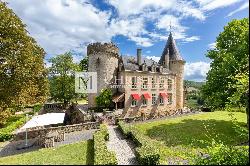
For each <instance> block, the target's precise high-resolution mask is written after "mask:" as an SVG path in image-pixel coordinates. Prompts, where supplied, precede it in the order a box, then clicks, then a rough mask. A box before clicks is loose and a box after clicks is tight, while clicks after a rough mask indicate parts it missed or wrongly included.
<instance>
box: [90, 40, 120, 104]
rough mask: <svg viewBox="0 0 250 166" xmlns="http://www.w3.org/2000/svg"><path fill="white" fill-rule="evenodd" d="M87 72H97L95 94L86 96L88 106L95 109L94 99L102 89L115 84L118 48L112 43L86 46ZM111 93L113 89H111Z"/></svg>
mask: <svg viewBox="0 0 250 166" xmlns="http://www.w3.org/2000/svg"><path fill="white" fill-rule="evenodd" d="M87 54H88V57H89V62H88V63H89V64H90V65H89V68H88V71H89V72H97V94H94V93H90V94H89V95H88V106H89V107H90V108H91V107H95V106H96V104H95V97H96V96H97V95H99V93H100V91H101V90H102V89H103V88H107V87H109V84H112V83H114V82H115V76H117V70H118V60H119V48H118V47H117V46H115V45H114V44H113V43H104V44H102V43H93V44H90V45H88V47H87ZM112 90H113V93H114V92H115V89H112Z"/></svg>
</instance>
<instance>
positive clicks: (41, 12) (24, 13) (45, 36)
mask: <svg viewBox="0 0 250 166" xmlns="http://www.w3.org/2000/svg"><path fill="white" fill-rule="evenodd" d="M8 3H9V5H8V6H10V7H11V8H12V9H14V11H15V13H16V14H17V15H18V16H19V17H21V18H22V20H23V21H24V23H25V24H26V25H27V29H28V31H29V33H30V34H31V36H33V37H34V38H35V39H36V40H37V41H38V43H39V44H40V45H41V46H42V47H43V48H44V49H45V50H46V52H47V53H50V54H60V53H63V52H65V51H69V50H71V49H73V48H77V47H79V45H80V44H81V43H83V42H93V41H110V39H111V36H110V34H108V33H107V32H106V26H107V24H108V21H109V18H110V13H109V12H106V11H100V10H98V9H97V8H95V7H94V6H93V5H91V4H89V3H88V2H87V0H81V1H80V0H78V1H73V0H64V1H63V0H42V1H41V0H40V1H39V0H36V1H34V0H22V1H15V0H8Z"/></svg>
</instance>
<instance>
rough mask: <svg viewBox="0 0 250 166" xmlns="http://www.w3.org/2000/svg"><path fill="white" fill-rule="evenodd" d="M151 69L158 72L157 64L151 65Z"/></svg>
mask: <svg viewBox="0 0 250 166" xmlns="http://www.w3.org/2000/svg"><path fill="white" fill-rule="evenodd" d="M151 71H152V72H156V66H155V64H154V63H153V64H152V66H151Z"/></svg>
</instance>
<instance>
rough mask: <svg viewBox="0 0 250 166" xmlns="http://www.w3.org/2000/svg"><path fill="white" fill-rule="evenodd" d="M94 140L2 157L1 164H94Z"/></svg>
mask: <svg viewBox="0 0 250 166" xmlns="http://www.w3.org/2000/svg"><path fill="white" fill-rule="evenodd" d="M93 153H94V152H93V141H92V140H89V141H84V142H79V143H75V144H69V145H65V146H60V147H58V148H55V149H54V148H48V149H40V150H38V151H34V152H29V153H24V154H19V155H14V156H8V157H2V158H0V165H10V164H36V165H41V164H56V165H67V164H81V165H84V164H87V165H88V164H93Z"/></svg>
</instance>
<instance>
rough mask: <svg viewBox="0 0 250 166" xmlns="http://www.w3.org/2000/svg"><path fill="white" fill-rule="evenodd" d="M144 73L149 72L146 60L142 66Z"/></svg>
mask: <svg viewBox="0 0 250 166" xmlns="http://www.w3.org/2000/svg"><path fill="white" fill-rule="evenodd" d="M142 71H148V67H147V65H146V62H145V60H144V63H143V64H142Z"/></svg>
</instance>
